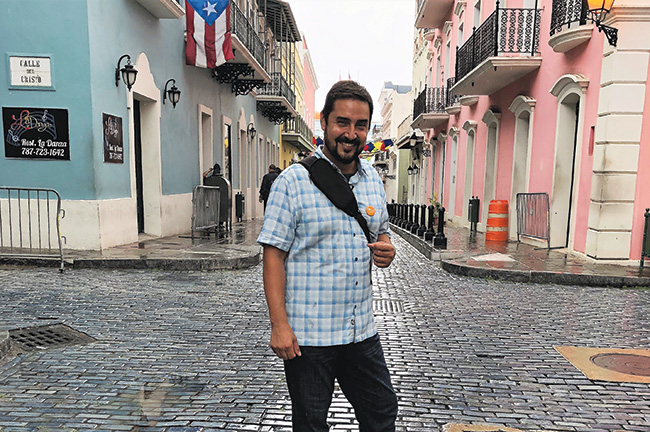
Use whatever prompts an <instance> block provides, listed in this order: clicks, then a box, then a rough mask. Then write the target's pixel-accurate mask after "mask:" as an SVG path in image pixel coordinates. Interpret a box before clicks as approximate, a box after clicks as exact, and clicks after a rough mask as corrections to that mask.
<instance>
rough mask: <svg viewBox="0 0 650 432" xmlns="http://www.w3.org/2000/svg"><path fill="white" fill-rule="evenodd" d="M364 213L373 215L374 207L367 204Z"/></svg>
mask: <svg viewBox="0 0 650 432" xmlns="http://www.w3.org/2000/svg"><path fill="white" fill-rule="evenodd" d="M366 213H367V214H368V216H371V217H372V216H374V215H375V208H374V207H373V206H368V207H366Z"/></svg>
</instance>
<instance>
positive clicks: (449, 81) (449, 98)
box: [445, 77, 459, 107]
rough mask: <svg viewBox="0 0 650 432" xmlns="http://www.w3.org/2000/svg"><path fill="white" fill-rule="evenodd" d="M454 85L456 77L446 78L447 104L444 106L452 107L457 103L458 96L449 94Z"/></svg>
mask: <svg viewBox="0 0 650 432" xmlns="http://www.w3.org/2000/svg"><path fill="white" fill-rule="evenodd" d="M454 84H456V77H451V78H447V101H446V102H447V103H446V104H445V106H448V107H450V106H453V105H456V104H457V103H459V96H458V95H454V94H452V93H451V88H452V87H453V86H454Z"/></svg>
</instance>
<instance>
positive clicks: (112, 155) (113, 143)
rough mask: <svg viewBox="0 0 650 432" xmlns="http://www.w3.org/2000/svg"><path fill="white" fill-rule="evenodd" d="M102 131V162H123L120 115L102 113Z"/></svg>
mask: <svg viewBox="0 0 650 432" xmlns="http://www.w3.org/2000/svg"><path fill="white" fill-rule="evenodd" d="M102 132H103V136H104V139H103V141H104V162H106V163H124V141H123V138H122V117H117V116H114V115H110V114H106V113H102Z"/></svg>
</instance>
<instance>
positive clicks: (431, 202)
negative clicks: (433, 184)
mask: <svg viewBox="0 0 650 432" xmlns="http://www.w3.org/2000/svg"><path fill="white" fill-rule="evenodd" d="M429 205H432V206H433V227H434V228H435V229H438V216H439V215H440V209H441V208H442V203H441V202H440V201H438V194H437V193H434V194H433V198H429Z"/></svg>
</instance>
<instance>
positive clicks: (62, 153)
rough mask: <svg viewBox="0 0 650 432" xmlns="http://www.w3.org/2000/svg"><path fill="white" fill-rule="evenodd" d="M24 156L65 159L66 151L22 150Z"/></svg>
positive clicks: (45, 149) (49, 149)
mask: <svg viewBox="0 0 650 432" xmlns="http://www.w3.org/2000/svg"><path fill="white" fill-rule="evenodd" d="M22 155H23V156H39V157H64V156H65V149H62V148H30V147H27V148H25V147H23V148H22Z"/></svg>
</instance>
